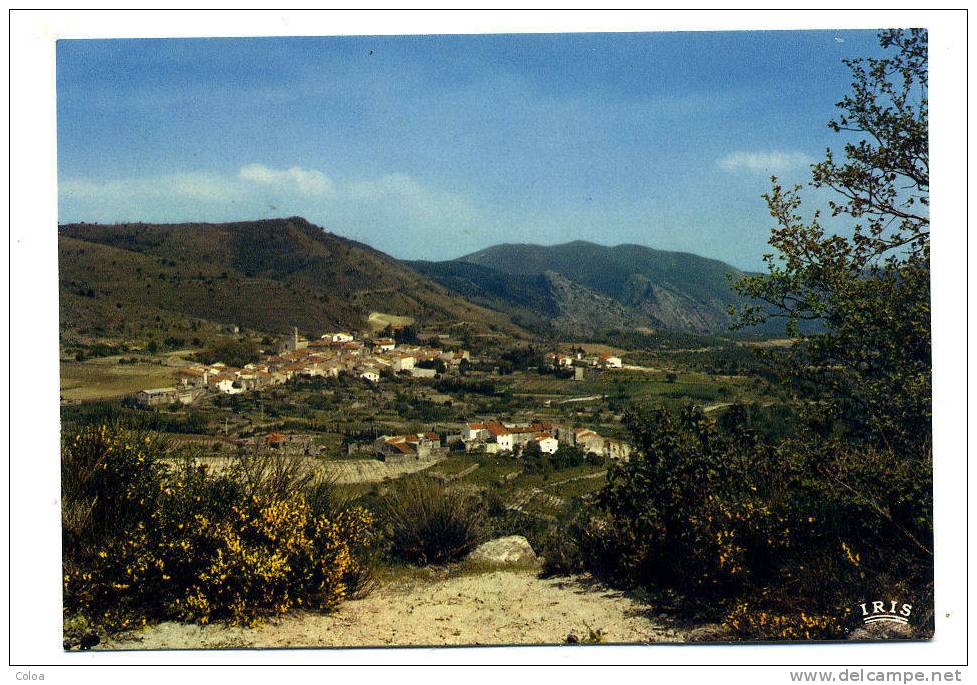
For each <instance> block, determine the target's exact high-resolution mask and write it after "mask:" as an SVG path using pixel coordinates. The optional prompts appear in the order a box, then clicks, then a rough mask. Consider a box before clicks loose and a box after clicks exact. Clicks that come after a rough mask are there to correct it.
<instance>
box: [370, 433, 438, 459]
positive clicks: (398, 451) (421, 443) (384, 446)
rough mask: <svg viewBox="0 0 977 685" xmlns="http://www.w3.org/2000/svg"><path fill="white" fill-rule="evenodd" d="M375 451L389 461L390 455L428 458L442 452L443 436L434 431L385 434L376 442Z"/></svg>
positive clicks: (381, 457)
mask: <svg viewBox="0 0 977 685" xmlns="http://www.w3.org/2000/svg"><path fill="white" fill-rule="evenodd" d="M374 451H375V453H376V455H377V457H378V458H380V459H384V460H387V461H389V458H390V457H395V458H401V459H402V458H404V457H416V458H418V459H426V458H428V457H431V456H434V455H436V454H440V453H441V436H440V435H438V434H437V433H434V432H427V433H409V434H407V435H384V436H382V437H380V438H377V440H376V441H375V442H374Z"/></svg>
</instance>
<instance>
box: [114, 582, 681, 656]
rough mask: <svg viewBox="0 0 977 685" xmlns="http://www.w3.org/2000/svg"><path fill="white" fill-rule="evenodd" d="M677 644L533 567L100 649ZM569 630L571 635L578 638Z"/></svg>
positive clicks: (175, 630) (158, 629)
mask: <svg viewBox="0 0 977 685" xmlns="http://www.w3.org/2000/svg"><path fill="white" fill-rule="evenodd" d="M571 634H572V635H573V636H575V638H576V640H579V641H580V642H588V641H594V640H595V639H596V640H598V641H602V642H607V643H628V644H635V643H652V642H682V641H684V636H683V635H682V634H681V633H680V632H678V631H676V630H673V629H671V628H669V627H667V626H666V625H664V624H663V623H662V622H660V621H659V620H658V619H656V618H655V615H654V614H653V613H652V611H651V609H650V608H649V607H647V606H645V605H643V604H640V603H638V602H636V601H635V600H633V599H631V598H629V597H627V596H625V595H624V594H622V593H620V592H617V591H614V590H610V589H608V588H606V587H604V586H602V585H600V584H598V583H596V582H594V581H593V580H592V579H591V578H590V577H589V576H576V577H573V578H549V579H540V578H538V577H537V574H536V572H535V570H533V569H519V570H489V571H485V572H481V573H467V574H464V575H459V576H456V577H452V578H447V579H443V580H435V581H431V580H422V579H421V580H419V579H416V578H415V579H411V580H401V581H391V582H388V583H386V584H384V585H383V586H382V587H381V588H380V589H378V590H375V591H374V592H373V593H372V594H371V595H370V596H369V597H367V598H365V599H360V600H352V601H349V602H346V603H344V604H342V605H341V606H340V607H339V608H338V609H337V610H336V611H334V612H332V613H327V614H322V613H292V614H289V615H287V616H285V617H282V618H281V619H278V620H275V621H272V622H269V623H266V624H264V625H262V626H259V627H257V628H239V627H229V626H224V625H209V626H198V625H187V624H181V623H162V624H159V625H155V626H151V627H149V628H146V629H144V630H142V631H139V632H136V633H132V634H130V635H128V636H126V637H124V638H120V639H117V640H115V641H113V642H110V643H107V644H103V645H100V646H99V647H98V648H99V649H214V648H241V647H262V648H276V647H365V646H397V645H404V646H438V645H529V644H563V643H566V642H567V641H568V636H570V635H571ZM576 640H574V639H573V638H571V639H570V641H576Z"/></svg>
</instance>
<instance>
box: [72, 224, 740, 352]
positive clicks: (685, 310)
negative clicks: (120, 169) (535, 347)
mask: <svg viewBox="0 0 977 685" xmlns="http://www.w3.org/2000/svg"><path fill="white" fill-rule="evenodd" d="M58 247H59V278H60V303H61V321H62V329H63V330H64V329H65V328H67V329H73V330H75V331H77V332H81V333H87V334H91V335H109V334H111V335H129V336H139V335H145V333H146V331H147V330H151V329H153V328H154V327H155V328H157V329H160V330H163V329H165V328H166V327H167V323H169V322H175V321H181V320H184V321H185V320H186V319H188V318H190V319H203V320H207V321H213V322H216V323H226V324H237V325H242V326H245V327H248V328H251V329H255V330H260V331H267V332H277V333H284V332H287V331H289V330H291V328H292V326H297V327H298V328H299V330H300V331H302V332H306V333H309V334H311V333H316V332H320V331H323V330H326V329H329V328H346V329H353V330H364V329H365V328H366V327H367V321H368V319H369V317H370V315H371V313H373V312H382V313H385V314H392V315H397V316H407V317H411V318H413V319H415V320H416V321H417V322H418V323H419V324H421V325H433V326H440V327H451V326H457V325H462V324H464V325H466V326H467V327H469V329H470V330H473V331H474V332H485V333H488V332H495V333H501V334H505V335H510V336H515V337H520V338H524V337H527V336H529V335H532V334H545V335H552V334H558V335H563V336H571V337H587V336H593V335H596V334H599V333H602V332H607V331H613V330H631V329H638V330H642V331H646V330H654V331H659V330H675V331H684V332H701V333H718V332H723V331H725V330H727V328H728V325H729V323H730V317H729V315H728V313H727V307H728V305H730V304H736V303H737V302H739V300H738V298H737V296H736V295H735V294H734V293H733V292H732V291H731V289H730V287H729V281H728V279H727V274H729V275H731V276H732V277H733V278H735V277H738V276H741V275H742V273H743V272H741V271H739V270H737V269H735V268H733V267H731V266H729V265H728V264H724V263H723V262H720V261H716V260H712V259H706V258H703V257H699V256H697V255H693V254H687V253H679V252H665V251H661V250H654V249H651V248H648V247H643V246H639V245H618V246H616V247H605V246H602V245H596V244H594V243H589V242H584V241H576V242H572V243H566V244H564V245H554V246H541V245H525V244H519V245H510V244H503V245H496V246H494V247H490V248H487V249H484V250H480V251H478V252H475V253H472V254H469V255H466V256H464V257H461V258H459V259H456V260H450V261H441V262H424V261H413V262H404V261H399V260H397V259H394V258H393V257H391V256H389V255H386V254H384V253H382V252H379V251H378V250H375V249H373V248H371V247H369V246H368V245H364V244H362V243H358V242H356V241H352V240H348V239H346V238H343V237H340V236H338V235H335V234H333V233H330V232H328V231H325V230H323V229H322V228H320V227H318V226H315V225H313V224H311V223H309V222H308V221H306V220H305V219H302V218H299V217H292V218H287V219H268V220H260V221H244V222H237V223H225V224H207V223H184V224H144V223H126V224H111V225H105V224H68V225H62V226H60V227H59V232H58Z"/></svg>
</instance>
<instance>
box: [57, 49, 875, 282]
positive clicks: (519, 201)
mask: <svg viewBox="0 0 977 685" xmlns="http://www.w3.org/2000/svg"><path fill="white" fill-rule="evenodd" d="M879 52H880V48H879V46H878V42H877V39H876V36H875V33H874V32H872V31H850V30H839V31H764V32H673V33H609V34H583V33H577V34H521V35H469V36H382V37H323V38H228V39H166V40H62V41H59V42H58V46H57V107H58V182H59V189H58V196H59V197H58V204H59V221H60V222H62V223H68V222H77V221H87V222H101V223H113V222H120V221H145V222H183V221H208V222H217V221H233V220H247V219H258V218H267V217H281V216H296V215H298V216H304V217H305V218H307V219H309V220H310V221H312V222H313V223H316V224H318V225H320V226H323V227H324V228H326V229H327V230H329V231H332V232H333V233H336V234H338V235H342V236H345V237H348V238H353V239H355V240H359V241H362V242H365V243H367V244H369V245H371V246H373V247H375V248H377V249H380V250H383V251H384V252H387V253H389V254H391V255H393V256H395V257H399V258H403V259H431V260H440V259H451V258H455V257H459V256H462V255H464V254H467V253H470V252H473V251H475V250H478V249H481V248H484V247H488V246H490V245H495V244H498V243H503V242H510V243H511V242H521V243H541V244H557V243H563V242H567V241H571V240H590V241H592V242H596V243H600V244H604V245H617V244H622V243H633V244H640V245H647V246H649V247H654V248H658V249H665V250H681V251H686V252H694V253H697V254H701V255H704V256H707V257H713V258H716V259H721V260H723V261H725V262H728V263H730V264H732V265H734V266H737V267H739V268H743V269H758V268H760V267H761V258H762V255H763V254H764V253H765V252H768V251H769V247H768V246H767V244H766V242H767V239H768V237H769V232H770V228H771V225H772V221H771V219H770V216H769V214H768V212H767V209H766V205H765V203H764V201H763V199H762V197H761V195H762V193H763V192H765V191H766V190H768V189H769V187H770V180H769V177H770V176H771V175H777V176H778V177H780V178H781V179H782V180H783V181H784V182H785V183H790V184H793V183H795V182H797V183H805V182H807V181H808V180H809V179H810V172H809V168H808V167H809V165H810V164H811V163H812V162H814V161H817V160H818V159H819V158H821V157H823V155H824V151H825V149H826V148H827V147H832V148H835V149H838V150H840V148H841V146H842V144H843V141H842V140H840V139H839V137H838V135H837V134H835V133H832V132H831V131H830V130H829V129H828V128H827V126H826V124H827V122H828V120H829V119H831V118H832V117H833V116H834V115H835V113H836V111H837V110H836V108H835V103H836V102H837V101H838V100H840V99H841V97H843V96H844V94H845V93H846V92H848V88H849V84H850V80H851V79H850V75H849V71H848V69H847V67H845V65H844V64H842V59H844V58H849V57H860V56H875V55H878V54H879Z"/></svg>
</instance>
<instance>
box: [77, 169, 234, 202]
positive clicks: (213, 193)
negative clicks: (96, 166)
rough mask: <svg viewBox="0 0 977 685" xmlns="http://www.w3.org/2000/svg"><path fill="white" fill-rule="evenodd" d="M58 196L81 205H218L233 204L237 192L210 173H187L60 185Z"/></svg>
mask: <svg viewBox="0 0 977 685" xmlns="http://www.w3.org/2000/svg"><path fill="white" fill-rule="evenodd" d="M58 193H59V195H60V196H61V198H62V199H63V200H75V201H80V202H85V203H99V202H111V201H114V200H118V199H126V200H128V201H134V202H138V201H143V202H155V201H160V200H167V199H170V200H177V201H198V202H220V201H233V200H234V199H235V198H236V197H237V195H238V188H237V187H236V186H235V184H234V183H233V182H231V181H229V180H228V179H226V178H224V177H222V176H220V175H218V174H212V173H206V172H187V173H178V174H168V175H165V176H154V177H143V178H125V179H113V180H109V181H89V180H87V179H69V180H66V181H62V182H61V183H60V184H59V187H58Z"/></svg>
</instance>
